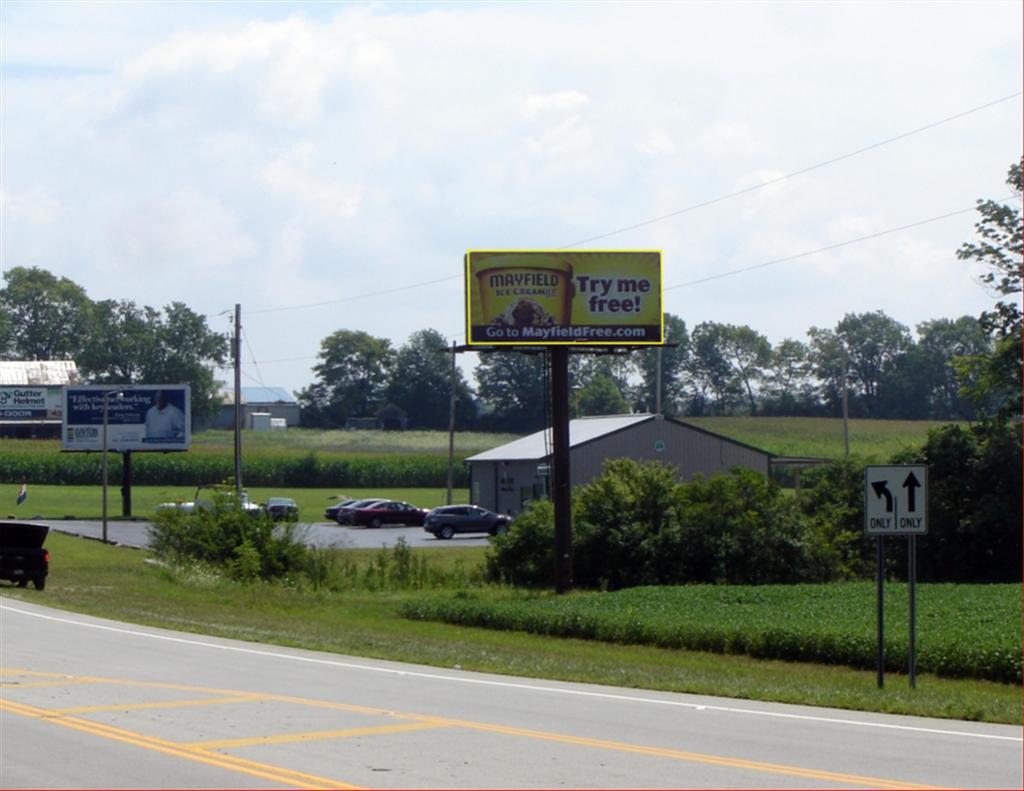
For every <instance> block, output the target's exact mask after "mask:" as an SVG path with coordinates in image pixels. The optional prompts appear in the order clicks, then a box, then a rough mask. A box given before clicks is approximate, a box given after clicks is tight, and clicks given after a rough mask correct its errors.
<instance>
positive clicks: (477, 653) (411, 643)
mask: <svg viewBox="0 0 1024 791" xmlns="http://www.w3.org/2000/svg"><path fill="white" fill-rule="evenodd" d="M47 547H48V548H49V550H50V552H51V555H52V561H51V563H52V566H51V576H50V579H49V583H48V585H47V588H46V590H45V591H34V590H32V589H24V590H23V589H18V588H12V587H8V586H6V585H4V586H2V587H0V594H2V595H3V596H4V597H5V598H6V599H8V600H10V599H23V600H26V601H33V602H38V603H41V604H46V605H50V606H54V607H59V608H64V609H68V610H74V611H77V612H83V613H89V614H93V615H97V616H102V617H107V618H113V619H116V620H122V621H128V622H134V623H144V624H149V625H153V626H160V627H166V628H172V629H180V630H184V631H191V632H196V633H201V634H212V635H219V636H224V637H233V638H239V639H244V640H254V641H261V642H267V643H273V644H279V645H288V646H298V647H304V648H309V649H314V650H323V651H332V652H337V653H346V654H353V655H357V656H366V657H378V658H385V659H391V660H397V661H407V662H419V663H424V664H428V665H435V666H438V667H453V666H456V665H458V666H460V667H462V668H464V669H466V670H479V671H485V672H494V673H503V674H508V675H514V676H532V677H540V678H551V679H563V680H569V681H581V682H592V683H600V684H611V685H616V686H622V687H635V688H642V689H656V690H668V691H675V692H691V693H699V694H709V695H723V696H728V697H735V698H750V699H757V700H771V701H782V702H788V703H800V704H807V705H818V706H834V707H839V708H849V709H860V710H866V711H881V712H892V713H901V714H913V715H920V716H937V717H952V718H959V719H973V720H982V721H989V722H1005V723H1020V721H1021V706H1020V687H1019V685H1013V684H1000V683H996V682H991V681H976V680H958V679H948V678H942V677H938V676H933V675H929V674H922V675H921V676H919V678H918V686H917V689H916V690H910V689H908V687H907V683H906V679H905V678H903V677H900V676H898V675H896V674H892V675H889V676H888V677H887V682H886V687H885V689H884V690H878V689H877V688H876V686H875V675H874V673H873V672H871V671H865V670H853V669H849V668H844V667H837V666H825V665H816V664H811V663H806V662H782V661H761V660H755V659H751V658H749V657H744V656H729V655H721V654H714V653H704V652H697V651H689V650H681V649H666V648H655V647H650V646H633V645H622V644H612V643H604V642H598V641H593V640H578V639H569V638H558V637H542V636H538V635H533V634H528V633H523V632H501V631H495V630H488V629H480V628H474V627H465V626H455V625H450V624H443V623H435V622H425V621H410V620H407V619H405V618H402V617H400V616H399V614H398V610H399V608H400V607H402V606H403V605H404V604H406V603H409V602H414V601H416V600H418V599H419V598H422V597H423V595H424V594H423V593H422V592H418V591H417V592H401V591H398V592H383V593H370V592H360V591H355V592H345V593H342V594H331V593H326V592H323V591H319V592H313V591H310V590H303V589H299V588H282V587H281V586H278V585H270V584H254V585H240V584H232V583H226V582H224V581H223V580H222V579H220V578H219V577H217V576H215V575H211V574H208V573H202V572H199V571H196V572H194V573H186V574H180V573H175V572H172V571H169V570H167V569H164V568H161V567H159V566H155V565H152V564H147V563H146V562H144V561H145V560H146V558H147V557H148V553H146V552H144V551H141V550H130V549H124V548H118V547H111V546H105V545H103V544H100V543H98V542H95V541H87V540H84V539H77V538H74V537H71V536H65V535H61V534H55V535H52V536H51V538H50V539H49V540H48V542H47ZM350 552H353V550H347V551H343V553H342V554H343V555H344V556H345V557H352V558H355V559H356V561H357V562H360V563H372V562H374V557H375V556H374V554H373V552H372V551H368V550H367V551H363V552H361V553H358V554H355V555H347V554H345V553H350ZM415 552H416V553H417V555H418V554H419V553H420V552H426V553H431V554H429V555H428V557H429V558H430V562H441V561H442V560H443V561H444V562H446V563H457V562H460V561H461V562H462V563H463V564H466V565H473V564H476V563H478V562H479V561H480V558H481V552H482V549H479V548H467V549H459V548H445V549H444V550H415ZM488 590H492V592H491V593H487V591H488ZM480 591H483V592H484V595H493V596H502V595H506V594H507V592H505V591H502V590H500V589H475V592H480Z"/></svg>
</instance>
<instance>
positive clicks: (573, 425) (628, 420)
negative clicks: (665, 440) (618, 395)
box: [466, 413, 654, 461]
mask: <svg viewBox="0 0 1024 791" xmlns="http://www.w3.org/2000/svg"><path fill="white" fill-rule="evenodd" d="M653 419H654V415H651V414H646V413H642V414H638V415H607V416H601V417H581V418H576V419H575V420H570V421H569V447H571V448H574V447H576V446H577V445H582V444H584V443H585V442H590V441H591V440H594V439H597V438H598V437H603V436H605V435H606V434H611V433H612V432H615V431H620V430H621V429H624V428H628V427H630V426H635V425H636V424H637V423H643V422H644V421H646V420H653ZM545 434H548V440H547V443H546V444H545V441H544V435H545ZM550 446H551V437H550V433H549V431H538V432H536V433H534V434H530V435H529V436H526V437H520V438H519V439H516V440H512V442H509V443H506V444H504V445H499V446H498V447H496V448H491V449H490V450H485V451H484V452H483V453H478V454H476V455H475V456H470V457H469V458H468V459H466V461H536V460H539V459H543V458H545V457H546V456H548V455H549V454H550V452H551V448H550Z"/></svg>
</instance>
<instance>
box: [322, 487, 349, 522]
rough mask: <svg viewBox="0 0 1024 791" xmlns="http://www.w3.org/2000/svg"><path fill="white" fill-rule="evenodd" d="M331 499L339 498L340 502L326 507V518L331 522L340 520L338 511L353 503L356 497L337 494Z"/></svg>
mask: <svg viewBox="0 0 1024 791" xmlns="http://www.w3.org/2000/svg"><path fill="white" fill-rule="evenodd" d="M331 499H334V500H337V501H338V502H336V503H334V504H333V505H329V506H327V507H326V508H325V509H324V519H326V520H328V521H330V522H337V521H338V511H339V510H340V509H342V508H345V507H346V506H349V505H352V503H354V502H355V499H354V498H352V497H346V496H345V495H343V494H339V495H335V496H334V497H332V498H331Z"/></svg>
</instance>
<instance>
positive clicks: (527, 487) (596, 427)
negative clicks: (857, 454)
mask: <svg viewBox="0 0 1024 791" xmlns="http://www.w3.org/2000/svg"><path fill="white" fill-rule="evenodd" d="M551 453H552V451H551V432H550V430H545V431H538V432H536V433H534V434H530V435H529V436H527V437H522V438H520V439H517V440H514V441H512V442H509V443H507V444H505V445H500V446H499V447H497V448H492V449H491V450H488V451H484V452H483V453H478V454H476V455H475V456H470V457H469V458H468V459H467V460H466V461H467V463H468V464H469V475H470V497H471V500H472V502H473V503H475V504H476V505H479V506H481V507H483V508H488V509H490V510H492V511H496V512H498V513H502V514H516V513H519V512H520V511H521V510H522V509H523V508H524V507H525V505H526V503H527V502H529V501H530V500H537V499H541V498H544V497H547V496H548V481H549V474H548V473H549V465H550V463H551ZM618 458H630V459H635V460H637V461H641V462H646V461H659V462H663V463H665V464H670V465H672V466H673V467H675V468H676V469H678V470H679V476H680V478H681V479H682V480H688V479H690V478H693V477H694V476H695V475H698V474H702V475H705V476H710V475H714V474H715V473H720V472H728V470H729V469H731V468H732V467H746V468H747V469H751V470H755V471H756V472H760V473H762V474H764V475H770V474H771V471H772V465H773V460H774V459H775V458H778V457H775V456H773V455H772V454H771V453H770V452H768V451H766V450H762V449H760V448H755V447H753V446H752V445H746V444H744V443H742V442H738V441H736V440H734V439H730V438H728V437H724V436H722V435H720V434H715V433H714V432H711V431H707V430H706V429H703V428H698V427H697V426H693V425H690V424H689V423H685V422H683V421H681V420H676V419H673V418H666V417H664V416H662V415H652V414H636V415H612V416H604V417H584V418H577V419H576V420H572V421H570V422H569V459H570V465H571V468H572V469H571V482H572V485H573V486H580V485H582V484H585V483H588V482H589V481H591V480H593V479H594V478H596V477H597V476H598V475H600V473H601V471H602V468H603V466H604V462H605V461H606V460H607V459H618ZM789 461H790V462H791V461H792V460H789ZM806 461H808V462H812V461H813V462H814V463H822V462H824V461H825V460H811V459H808V460H806Z"/></svg>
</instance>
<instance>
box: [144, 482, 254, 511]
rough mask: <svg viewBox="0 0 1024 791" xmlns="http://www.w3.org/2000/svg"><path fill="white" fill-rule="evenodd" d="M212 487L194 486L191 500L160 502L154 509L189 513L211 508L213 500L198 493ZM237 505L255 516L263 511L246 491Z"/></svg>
mask: <svg viewBox="0 0 1024 791" xmlns="http://www.w3.org/2000/svg"><path fill="white" fill-rule="evenodd" d="M213 488H216V487H213V486H207V485H202V486H199V487H197V488H196V495H195V497H193V498H192V499H191V500H185V501H182V500H175V501H174V502H173V503H160V504H159V505H158V506H157V507H156V511H157V513H160V512H161V511H181V512H183V513H186V514H191V513H192V512H193V511H196V510H201V509H204V508H207V509H209V508H212V507H213V501H212V500H210V499H209V498H206V497H200V496H199V493H200V492H201V491H203V489H213ZM239 506H240V507H241V509H242V510H243V511H245V512H246V513H247V514H251V515H252V516H257V515H259V514H261V513H263V508H262V507H261V506H260V505H259V503H254V502H253V501H252V500H250V499H249V493H248V492H246V491H243V492H242V497H241V499H240V500H239Z"/></svg>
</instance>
